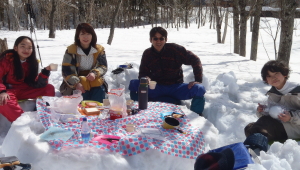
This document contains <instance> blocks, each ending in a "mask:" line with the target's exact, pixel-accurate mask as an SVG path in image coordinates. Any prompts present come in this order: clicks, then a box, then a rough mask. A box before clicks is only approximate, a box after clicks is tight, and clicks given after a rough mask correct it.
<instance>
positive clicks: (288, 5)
mask: <svg viewBox="0 0 300 170" xmlns="http://www.w3.org/2000/svg"><path fill="white" fill-rule="evenodd" d="M281 3H282V5H281V16H280V19H281V33H280V42H279V49H278V60H281V61H284V62H285V63H286V64H289V61H290V55H291V48H292V42H293V29H294V17H295V10H296V1H294V0H285V1H284V2H281Z"/></svg>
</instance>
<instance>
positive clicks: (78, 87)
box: [76, 83, 85, 93]
mask: <svg viewBox="0 0 300 170" xmlns="http://www.w3.org/2000/svg"><path fill="white" fill-rule="evenodd" d="M76 90H80V91H81V92H82V93H85V90H84V88H83V85H82V84H81V83H78V84H77V85H76Z"/></svg>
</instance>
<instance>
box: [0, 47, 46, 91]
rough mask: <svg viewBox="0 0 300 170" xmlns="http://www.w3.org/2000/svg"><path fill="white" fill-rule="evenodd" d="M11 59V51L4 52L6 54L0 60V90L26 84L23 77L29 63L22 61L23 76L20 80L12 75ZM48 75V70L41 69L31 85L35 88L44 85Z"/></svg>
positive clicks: (26, 74)
mask: <svg viewBox="0 0 300 170" xmlns="http://www.w3.org/2000/svg"><path fill="white" fill-rule="evenodd" d="M13 60H14V58H13V54H12V53H8V54H6V56H5V57H3V58H2V59H1V60H0V91H2V90H6V89H7V88H17V87H24V86H28V85H27V84H26V83H25V82H24V79H25V77H26V76H28V74H29V68H28V66H29V64H28V63H27V62H26V61H25V62H24V63H22V68H23V71H24V74H25V76H24V78H23V79H22V80H17V79H16V77H15V76H14V64H13ZM49 75H50V71H48V70H46V69H43V70H42V72H41V73H40V74H39V75H38V76H37V78H36V81H35V83H34V84H33V85H31V86H33V87H35V88H40V87H45V86H46V85H47V84H48V78H49Z"/></svg>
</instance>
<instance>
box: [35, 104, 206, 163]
mask: <svg viewBox="0 0 300 170" xmlns="http://www.w3.org/2000/svg"><path fill="white" fill-rule="evenodd" d="M134 107H137V103H135V105H134ZM37 111H38V115H39V117H40V121H41V122H42V124H43V125H44V127H45V129H46V130H48V129H49V128H50V127H52V126H54V127H59V128H64V129H66V130H70V131H73V132H74V135H73V136H72V137H71V138H70V139H69V140H68V141H66V142H64V141H62V140H60V139H56V140H51V141H49V144H50V146H51V147H52V148H53V149H55V150H60V149H64V148H68V147H84V146H88V147H94V148H98V149H103V150H106V151H110V152H114V153H119V154H121V155H124V156H132V155H136V154H139V153H142V152H145V151H147V150H149V149H156V150H159V151H160V152H162V153H165V154H169V155H173V156H177V157H182V158H188V159H196V158H197V156H198V155H199V154H202V153H204V151H205V141H204V135H203V132H201V129H200V128H199V127H193V126H192V125H191V124H190V123H189V119H187V118H186V117H185V118H183V119H179V121H180V129H181V130H183V131H184V132H186V134H183V133H179V132H178V131H177V130H175V129H164V128H162V126H161V125H162V122H163V120H162V119H161V118H160V116H161V115H160V113H163V112H166V111H171V112H177V113H182V114H183V111H182V110H181V109H180V107H179V106H176V105H174V104H169V103H160V102H149V103H148V109H147V110H143V111H140V112H139V113H138V114H136V115H132V116H128V117H125V118H121V119H116V120H103V119H98V117H97V116H90V117H88V124H89V126H90V128H91V129H92V136H93V137H92V138H94V137H97V136H99V135H115V136H119V137H121V139H120V140H119V142H117V143H113V144H111V145H107V144H104V143H101V142H98V141H89V143H88V144H85V143H83V141H82V140H81V135H80V127H81V122H80V120H79V119H76V120H71V121H69V122H67V123H61V122H58V123H56V122H53V121H52V120H51V115H50V110H49V109H48V108H47V107H46V104H45V102H44V101H43V100H42V99H38V100H37ZM126 124H135V125H136V126H137V127H138V128H157V129H159V130H160V131H161V132H162V134H163V136H164V137H165V140H158V139H153V138H150V137H147V136H144V135H138V134H137V133H132V132H127V131H126V130H125V127H126Z"/></svg>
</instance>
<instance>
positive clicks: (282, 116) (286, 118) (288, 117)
mask: <svg viewBox="0 0 300 170" xmlns="http://www.w3.org/2000/svg"><path fill="white" fill-rule="evenodd" d="M278 119H279V120H281V121H283V122H288V121H290V120H291V114H290V113H289V112H288V111H285V112H284V113H280V114H279V115H278Z"/></svg>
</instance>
